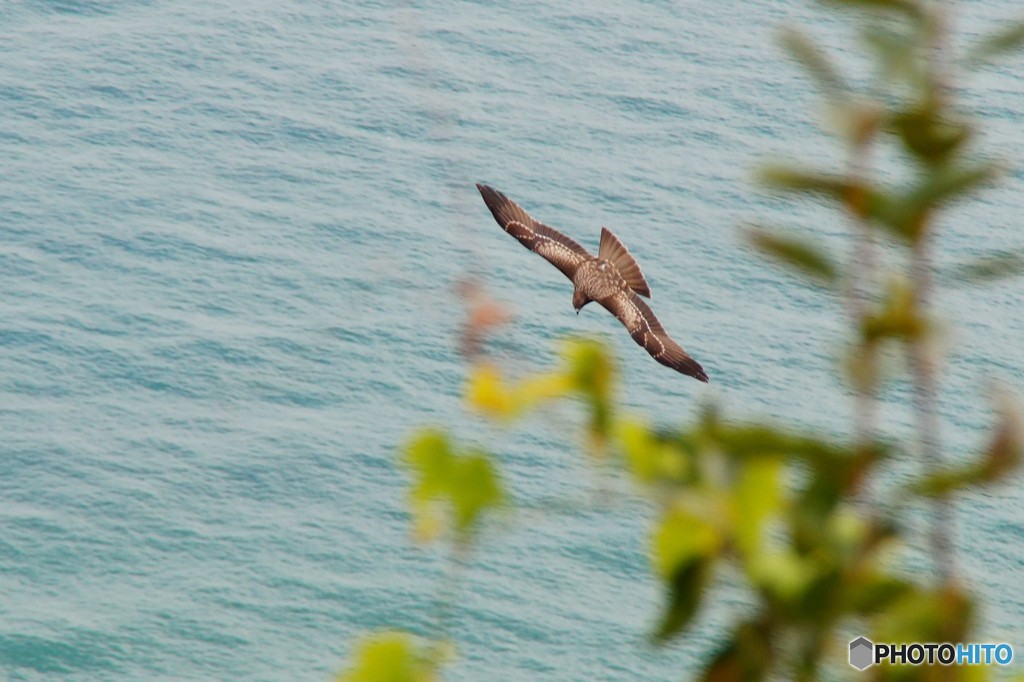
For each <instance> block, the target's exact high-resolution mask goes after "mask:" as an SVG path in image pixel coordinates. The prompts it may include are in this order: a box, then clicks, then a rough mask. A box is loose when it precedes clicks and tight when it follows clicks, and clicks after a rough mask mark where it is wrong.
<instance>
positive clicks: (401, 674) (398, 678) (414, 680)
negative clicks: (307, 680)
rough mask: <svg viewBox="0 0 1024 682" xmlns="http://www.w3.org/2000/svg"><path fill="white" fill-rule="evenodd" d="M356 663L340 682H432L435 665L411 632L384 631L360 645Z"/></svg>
mask: <svg viewBox="0 0 1024 682" xmlns="http://www.w3.org/2000/svg"><path fill="white" fill-rule="evenodd" d="M353 658H354V659H355V660H354V661H353V663H352V666H351V667H350V668H349V669H348V670H346V671H344V672H342V673H341V674H339V675H338V676H337V678H336V679H337V682H431V681H432V680H434V679H435V671H434V666H433V664H432V663H431V661H430V660H429V658H428V657H427V656H425V655H424V654H423V653H422V652H421V651H419V650H418V647H417V646H416V644H415V642H414V640H413V638H412V636H411V635H409V634H406V633H404V632H381V633H378V634H375V635H373V636H372V637H371V638H370V639H368V640H366V641H364V642H363V643H362V644H360V645H359V647H358V649H357V650H356V652H355V654H354V656H353Z"/></svg>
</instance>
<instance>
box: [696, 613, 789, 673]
mask: <svg viewBox="0 0 1024 682" xmlns="http://www.w3.org/2000/svg"><path fill="white" fill-rule="evenodd" d="M772 632H773V629H772V626H771V625H769V624H766V623H761V622H758V621H753V620H748V621H743V622H742V623H740V624H739V625H738V626H737V627H736V629H735V631H734V632H733V634H732V636H731V637H730V638H729V640H728V642H726V644H725V646H724V647H722V649H720V650H719V651H718V653H717V654H715V657H714V659H713V660H712V661H711V665H709V666H708V667H707V668H705V669H704V671H703V672H702V673H701V677H700V679H701V680H704V681H705V682H748V681H749V682H756V681H757V680H763V679H765V678H766V677H767V674H768V670H769V666H771V665H772V663H773V659H774V658H775V655H774V651H773V649H772V646H771V635H772Z"/></svg>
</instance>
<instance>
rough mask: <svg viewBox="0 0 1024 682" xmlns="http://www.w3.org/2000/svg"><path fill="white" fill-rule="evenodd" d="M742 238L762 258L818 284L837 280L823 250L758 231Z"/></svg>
mask: <svg viewBox="0 0 1024 682" xmlns="http://www.w3.org/2000/svg"><path fill="white" fill-rule="evenodd" d="M746 238H747V241H749V242H750V243H751V244H753V245H754V246H755V247H757V248H758V249H759V250H761V251H762V252H763V253H765V254H766V255H768V256H770V257H771V258H774V259H775V260H777V261H779V262H780V263H782V264H784V265H787V266H789V267H790V268H792V269H793V270H796V271H797V272H800V273H802V274H804V275H807V276H808V277H810V278H811V279H813V280H815V281H817V282H819V283H821V284H825V285H833V284H835V282H836V280H837V279H838V275H837V272H838V267H837V266H836V264H835V263H834V262H833V261H832V259H831V258H829V257H828V255H826V253H825V252H824V250H823V249H821V248H820V247H818V246H816V245H813V244H811V243H810V242H809V241H807V240H804V239H800V238H798V237H794V236H783V235H777V234H772V233H770V232H768V231H767V230H764V229H758V228H754V229H751V230H748V231H747V233H746Z"/></svg>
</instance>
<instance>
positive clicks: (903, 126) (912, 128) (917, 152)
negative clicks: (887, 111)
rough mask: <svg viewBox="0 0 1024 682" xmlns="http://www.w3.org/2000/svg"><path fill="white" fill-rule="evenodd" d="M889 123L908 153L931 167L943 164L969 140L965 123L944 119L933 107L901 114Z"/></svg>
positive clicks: (969, 130)
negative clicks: (931, 165)
mask: <svg viewBox="0 0 1024 682" xmlns="http://www.w3.org/2000/svg"><path fill="white" fill-rule="evenodd" d="M889 123H890V127H891V129H892V130H893V132H895V133H896V134H897V136H898V137H899V138H900V141H901V142H902V143H903V146H904V147H905V148H906V149H907V151H909V152H910V153H911V154H913V155H914V156H915V157H917V158H918V159H919V160H921V161H922V162H924V163H929V164H933V165H935V164H939V163H942V162H943V161H945V160H946V159H947V158H949V157H950V155H952V154H953V153H954V152H956V151H957V150H958V149H960V148H961V147H962V146H963V145H964V143H965V142H967V141H968V140H969V139H970V138H971V129H970V127H969V126H968V125H967V124H965V123H958V122H955V121H950V120H946V119H944V118H943V117H942V116H941V114H940V112H939V111H938V109H937V108H936V107H935V106H934V105H933V106H922V107H917V108H913V109H909V110H906V111H902V112H900V113H898V114H896V115H895V116H893V117H892V118H891V119H890V121H889Z"/></svg>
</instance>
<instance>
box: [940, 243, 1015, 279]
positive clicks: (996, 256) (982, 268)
mask: <svg viewBox="0 0 1024 682" xmlns="http://www.w3.org/2000/svg"><path fill="white" fill-rule="evenodd" d="M1021 274H1024V249H1022V250H1018V251H999V252H996V253H990V254H988V255H986V256H981V257H980V258H977V259H975V260H973V261H970V262H968V263H963V264H961V265H958V266H957V267H956V268H955V269H954V270H953V271H952V272H950V273H949V275H948V276H949V277H951V278H953V279H956V280H959V281H962V282H977V283H981V282H988V281H993V280H1000V279H1005V278H1008V277H1015V276H1017V275H1021Z"/></svg>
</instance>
